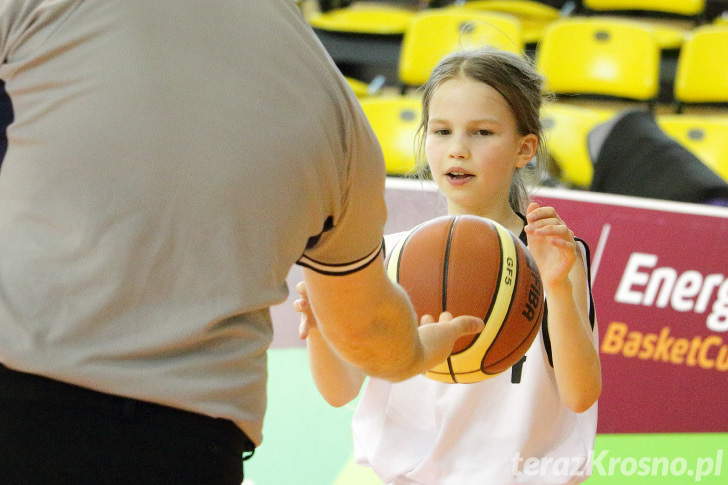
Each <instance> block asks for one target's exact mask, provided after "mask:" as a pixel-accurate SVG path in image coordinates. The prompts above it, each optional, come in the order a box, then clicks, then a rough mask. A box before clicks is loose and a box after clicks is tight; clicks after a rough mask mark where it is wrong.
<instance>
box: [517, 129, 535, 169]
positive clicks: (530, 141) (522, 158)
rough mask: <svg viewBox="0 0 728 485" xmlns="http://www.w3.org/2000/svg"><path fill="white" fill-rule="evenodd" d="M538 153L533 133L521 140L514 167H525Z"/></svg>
mask: <svg viewBox="0 0 728 485" xmlns="http://www.w3.org/2000/svg"><path fill="white" fill-rule="evenodd" d="M537 151H538V137H537V136H536V135H534V134H533V133H529V134H528V135H526V136H524V137H522V138H521V146H520V148H519V150H518V154H517V156H518V160H516V167H518V168H522V167H525V166H526V164H527V163H528V162H530V161H531V159H533V157H535V156H536V152H537Z"/></svg>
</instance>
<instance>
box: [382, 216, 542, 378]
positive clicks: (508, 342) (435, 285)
mask: <svg viewBox="0 0 728 485" xmlns="http://www.w3.org/2000/svg"><path fill="white" fill-rule="evenodd" d="M386 265H387V273H388V274H389V277H390V278H391V279H392V280H394V281H396V282H398V283H399V284H400V285H401V286H402V287H403V288H404V290H405V291H406V292H407V294H408V295H409V297H410V299H411V300H412V304H413V305H414V308H415V311H416V312H417V316H418V318H420V317H421V316H422V315H425V314H430V315H433V316H434V317H435V318H437V316H438V315H439V314H440V313H441V312H443V311H449V312H450V313H452V314H453V315H454V316H458V315H474V316H477V317H480V318H482V319H483V320H484V321H485V328H484V329H483V330H482V331H481V332H480V333H479V334H477V335H473V336H467V337H462V338H460V339H459V340H458V341H457V342H455V345H454V347H453V350H452V353H451V354H450V356H449V357H448V359H447V361H446V362H443V363H442V364H440V365H437V366H435V367H433V368H432V369H430V370H429V371H428V372H427V373H425V375H426V376H427V377H429V378H431V379H435V380H438V381H442V382H448V383H472V382H478V381H482V380H484V379H488V378H490V377H492V376H494V375H497V374H500V373H501V372H503V371H505V370H507V369H509V368H510V367H511V366H512V365H513V364H515V363H516V362H518V361H519V360H520V359H521V358H522V357H523V355H524V354H525V353H526V351H527V350H528V348H529V347H530V346H531V343H532V342H533V340H534V338H535V337H536V334H537V333H538V329H539V325H540V324H541V319H542V314H543V311H544V298H543V286H542V284H541V278H540V275H539V271H538V268H537V267H536V264H535V262H534V261H533V258H532V256H531V253H530V252H529V251H528V248H527V247H526V245H525V244H523V243H522V242H521V241H520V240H519V239H518V238H517V237H516V236H514V235H513V233H511V232H510V231H508V230H507V229H506V228H504V227H503V226H501V225H500V224H498V223H497V222H495V221H492V220H490V219H485V218H482V217H476V216H470V215H460V216H443V217H438V218H436V219H432V220H430V221H427V222H425V223H423V224H420V225H418V226H417V227H415V228H414V229H412V230H410V231H409V232H408V233H407V234H406V235H405V236H404V237H403V238H402V239H400V240H399V242H398V243H397V244H396V245H395V247H394V248H393V249H392V251H390V252H389V254H388V256H387V262H386Z"/></svg>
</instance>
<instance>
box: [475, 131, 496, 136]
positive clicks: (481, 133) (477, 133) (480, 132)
mask: <svg viewBox="0 0 728 485" xmlns="http://www.w3.org/2000/svg"><path fill="white" fill-rule="evenodd" d="M475 134H476V135H481V136H487V135H492V134H493V132H492V131H490V130H475Z"/></svg>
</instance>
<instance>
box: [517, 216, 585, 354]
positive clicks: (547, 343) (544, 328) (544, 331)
mask: <svg viewBox="0 0 728 485" xmlns="http://www.w3.org/2000/svg"><path fill="white" fill-rule="evenodd" d="M516 214H517V215H518V217H520V218H521V220H522V221H523V223H524V224H527V223H528V221H527V220H526V217H525V216H524V215H523V214H521V213H519V212H516ZM519 239H520V240H521V241H523V244H525V245H526V246H528V238H527V237H526V231H524V230H521V234H520V235H519ZM574 240H575V241H577V242H580V243H581V244H582V245H583V246H584V251H585V252H586V284H587V291H588V292H589V325H590V326H591V328H592V330H594V319H595V310H594V295H592V287H591V251H590V250H589V245H588V244H587V243H586V241H584V240H583V239H581V238H579V237H574ZM548 314H549V307H548V302H547V301H544V302H543V318H542V319H541V335H542V337H543V345H544V348H545V349H546V355H547V356H548V358H549V365H550V366H551V367H553V366H554V358H553V355H552V353H551V338H550V337H549V327H548V323H547V322H548Z"/></svg>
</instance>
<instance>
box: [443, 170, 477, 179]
mask: <svg viewBox="0 0 728 485" xmlns="http://www.w3.org/2000/svg"><path fill="white" fill-rule="evenodd" d="M445 176H446V177H447V178H448V179H450V180H466V179H469V178H471V177H473V174H470V173H466V172H460V171H456V170H454V171H452V172H448V173H446V174H445Z"/></svg>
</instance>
